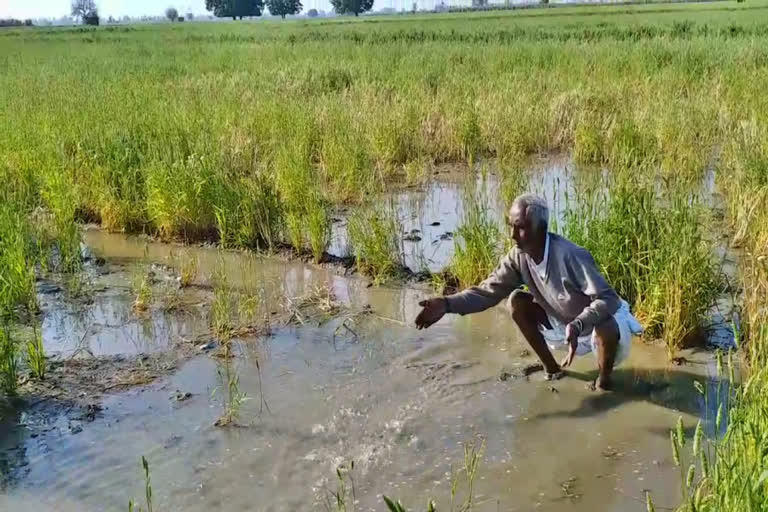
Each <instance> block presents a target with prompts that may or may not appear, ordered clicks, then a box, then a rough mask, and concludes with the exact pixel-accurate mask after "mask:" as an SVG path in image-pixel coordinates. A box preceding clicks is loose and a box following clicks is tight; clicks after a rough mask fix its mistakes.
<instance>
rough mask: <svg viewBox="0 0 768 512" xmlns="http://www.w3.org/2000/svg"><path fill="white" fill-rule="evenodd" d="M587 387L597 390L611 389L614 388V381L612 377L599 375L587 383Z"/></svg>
mask: <svg viewBox="0 0 768 512" xmlns="http://www.w3.org/2000/svg"><path fill="white" fill-rule="evenodd" d="M587 389H588V390H590V391H597V390H598V389H599V390H600V391H610V390H611V389H613V381H612V380H611V378H610V377H598V378H597V379H595V380H593V381H592V382H590V383H589V384H587Z"/></svg>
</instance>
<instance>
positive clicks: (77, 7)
mask: <svg viewBox="0 0 768 512" xmlns="http://www.w3.org/2000/svg"><path fill="white" fill-rule="evenodd" d="M98 15H99V10H98V8H97V7H96V2H94V1H93V0H72V16H74V17H75V18H80V19H81V20H83V22H85V18H92V17H94V16H98Z"/></svg>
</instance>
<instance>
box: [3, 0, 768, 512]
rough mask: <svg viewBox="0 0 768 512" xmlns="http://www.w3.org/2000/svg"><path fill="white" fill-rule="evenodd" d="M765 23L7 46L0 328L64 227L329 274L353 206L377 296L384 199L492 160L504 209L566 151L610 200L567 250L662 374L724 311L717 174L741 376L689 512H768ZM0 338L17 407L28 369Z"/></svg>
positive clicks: (616, 13)
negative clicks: (305, 265) (330, 252)
mask: <svg viewBox="0 0 768 512" xmlns="http://www.w3.org/2000/svg"><path fill="white" fill-rule="evenodd" d="M345 9H346V8H345ZM767 9H768V4H766V3H765V2H764V1H762V0H757V1H755V2H747V3H744V4H737V3H732V2H720V3H712V4H681V5H647V6H639V5H638V6H604V7H573V8H565V7H564V8H557V9H537V10H525V11H509V12H487V13H477V14H463V15H459V14H446V15H434V16H430V17H428V18H425V17H421V16H413V17H392V18H370V19H366V20H364V21H359V22H350V21H349V20H348V19H345V20H336V21H327V20H320V21H302V22H297V23H291V24H287V23H285V24H282V23H281V24H277V23H264V24H260V25H259V26H258V27H257V26H255V25H247V24H242V25H241V24H238V25H234V24H208V25H202V24H201V25H190V26H187V24H183V25H182V26H175V27H173V29H172V30H169V29H168V28H167V27H158V26H143V27H107V28H98V29H95V28H79V29H77V30H64V29H44V30H43V29H41V30H25V31H21V30H14V29H10V30H7V31H4V32H3V33H2V34H0V55H3V58H2V60H0V66H1V67H2V69H3V73H0V90H2V91H4V93H5V94H3V95H2V97H0V114H1V115H0V133H2V134H3V137H0V179H2V181H3V183H4V184H5V186H4V187H2V188H0V249H1V250H0V313H2V315H1V316H2V317H3V321H4V322H5V320H6V319H9V320H13V319H16V318H18V316H19V312H21V311H31V310H34V309H35V308H36V307H37V306H36V299H35V272H36V270H39V271H40V272H44V271H47V270H63V271H67V272H72V271H76V270H77V269H78V268H79V265H80V247H79V233H78V230H77V227H76V221H81V220H88V221H98V222H100V223H101V225H102V226H103V227H104V228H106V229H111V230H124V231H127V232H148V233H151V234H155V235H158V236H160V237H163V238H165V239H182V240H186V241H201V240H215V241H218V242H220V243H221V245H222V246H224V247H232V248H249V249H258V250H271V249H274V248H276V247H280V246H284V245H291V246H293V247H294V249H295V250H296V251H298V252H304V251H307V250H310V251H311V252H312V253H313V255H314V257H315V259H316V260H318V261H319V260H321V259H322V257H323V253H324V250H325V248H326V246H327V244H328V240H329V238H330V236H329V233H330V221H331V212H332V210H333V208H335V207H337V206H339V205H351V206H353V207H354V208H355V209H356V211H358V213H356V214H354V215H353V216H352V218H350V219H349V224H348V226H349V235H350V241H351V244H352V246H353V249H354V252H355V255H356V257H357V262H358V265H359V268H360V269H361V271H363V272H366V273H369V274H370V275H372V276H373V277H374V279H375V280H376V281H377V282H380V281H383V280H385V279H386V278H388V277H389V276H391V275H392V274H395V273H397V271H398V270H399V269H400V265H401V252H402V251H401V247H400V245H401V242H400V237H401V234H402V232H401V230H400V228H399V225H398V223H397V221H396V219H394V216H393V215H392V214H390V213H381V212H380V213H378V214H375V213H373V205H372V203H373V202H374V201H373V200H372V199H373V198H375V197H376V194H378V193H380V192H382V191H386V190H388V189H391V188H393V186H396V185H398V184H400V183H420V182H423V181H424V180H426V179H428V177H429V175H430V173H431V171H432V168H433V165H435V164H440V163H455V162H476V161H482V160H484V159H489V158H495V159H496V160H497V161H498V162H499V165H500V167H501V168H502V169H503V170H504V172H503V173H502V174H503V178H504V179H503V183H504V187H503V188H502V191H501V192H502V193H503V194H504V195H505V196H506V197H509V198H511V197H512V196H513V195H514V194H515V193H516V192H517V191H518V190H520V188H521V179H520V178H521V176H522V173H521V169H523V168H524V165H525V164H524V162H525V159H526V157H528V156H529V155H532V154H546V153H548V152H552V151H564V152H568V153H570V154H572V155H573V156H574V159H575V161H576V162H577V163H578V164H579V165H581V166H584V167H589V166H598V167H603V168H605V169H606V173H607V174H608V177H607V179H606V185H607V191H606V193H605V194H600V193H596V194H595V195H590V193H591V192H590V191H589V188H588V186H587V188H584V189H583V190H582V191H581V193H580V194H579V195H578V197H573V198H572V202H571V203H570V204H569V209H572V212H573V213H572V214H571V215H567V216H566V219H565V220H566V222H565V224H564V225H563V226H562V228H563V231H564V232H565V233H567V234H569V236H573V237H574V238H575V239H577V241H579V242H580V243H582V244H584V245H586V246H588V247H589V248H590V249H591V250H592V251H593V253H594V254H595V257H596V259H597V261H598V263H599V264H600V265H601V266H602V268H603V269H604V270H605V272H606V274H607V275H608V276H609V278H610V280H611V281H612V282H613V283H614V284H615V285H616V287H617V288H618V289H619V291H620V292H621V293H622V294H623V295H624V296H625V297H627V298H628V299H629V300H630V301H631V302H632V305H633V307H634V309H635V311H637V312H638V314H639V315H640V316H641V317H642V318H643V320H644V321H645V323H646V326H647V327H648V330H649V334H651V335H652V336H658V337H661V338H662V339H664V341H665V342H666V344H667V346H668V347H669V349H670V351H674V350H675V348H676V347H677V346H679V344H680V343H682V342H684V341H685V340H686V338H690V337H691V336H694V335H695V334H696V332H697V328H699V327H701V323H702V319H703V316H704V314H705V312H706V310H707V308H708V306H709V305H710V304H711V301H712V299H713V297H714V296H715V294H717V293H718V292H719V291H720V288H721V283H720V280H719V278H718V276H717V268H716V265H715V263H714V262H713V261H712V256H711V254H712V249H713V247H714V246H715V244H716V243H718V240H717V237H716V236H715V234H713V231H715V229H713V227H712V226H714V225H715V221H714V219H713V218H712V217H713V216H712V215H710V212H708V211H707V205H708V203H707V201H705V199H706V198H705V197H703V196H702V194H701V193H700V184H701V183H702V182H703V181H704V178H705V177H706V172H707V171H708V169H710V168H713V169H714V170H715V172H716V174H717V181H718V185H719V187H720V190H721V191H722V192H723V195H724V198H725V202H726V219H725V222H726V224H728V227H729V228H730V230H731V231H732V232H733V243H734V244H737V245H740V246H741V247H742V249H743V255H742V265H741V271H740V281H741V282H740V284H741V288H742V289H743V290H744V296H743V304H742V322H743V323H742V325H741V333H740V334H741V338H742V344H743V346H744V347H745V349H746V350H745V353H746V364H747V376H746V380H745V383H744V385H743V386H741V387H740V388H739V390H738V391H737V392H736V398H735V399H734V402H733V403H734V404H736V405H735V408H734V409H733V410H732V411H731V413H730V414H729V417H730V418H731V421H730V422H729V427H728V429H729V430H728V434H727V435H726V436H725V438H724V439H723V440H722V442H720V443H719V444H718V450H717V457H716V460H713V461H711V464H712V473H711V475H709V476H708V477H705V478H704V479H703V480H702V482H703V483H701V485H698V487H696V485H697V484H696V481H692V482H691V485H690V486H688V488H693V487H695V491H693V493H694V495H699V496H701V499H700V501H698V502H697V505H696V507H697V508H696V509H697V510H734V511H740V510H754V509H757V508H759V506H760V504H761V503H764V502H765V501H766V500H765V498H766V496H765V494H766V492H768V491H766V484H765V481H764V478H763V476H762V475H763V474H764V472H765V470H766V467H765V461H764V457H763V456H762V454H763V453H764V451H765V449H766V446H764V445H765V442H764V441H763V438H764V436H762V435H760V434H759V432H763V431H765V430H766V429H765V427H766V425H765V423H764V422H765V420H764V418H765V417H766V416H765V414H764V411H763V408H764V407H765V405H764V403H765V399H764V398H763V397H764V396H766V391H768V389H766V386H768V384H767V383H768V379H766V376H765V375H763V373H764V370H763V368H765V367H766V363H767V362H768V318H767V316H768V308H766V304H765V297H766V296H768V263H766V261H768V249H766V248H767V247H768V227H766V226H768V213H766V212H768V193H767V192H766V190H767V189H768V177H767V176H768V114H766V113H767V112H768V95H766V94H765V91H766V90H768V87H766V86H768V66H767V65H766V63H768V21H766V18H765V12H766V10H767ZM228 14H229V13H228ZM254 55H258V58H254ZM521 162H522V163H521ZM592 192H595V191H594V190H593V191H592ZM472 211H474V210H472V209H471V208H470V210H469V211H468V214H467V218H466V219H465V220H466V222H465V225H464V226H462V229H461V230H459V233H458V240H457V241H458V247H459V250H458V251H457V256H456V259H455V260H454V265H453V269H454V271H455V272H456V273H457V275H459V274H461V277H460V280H461V281H462V283H464V284H469V283H471V282H474V281H476V280H478V279H479V278H480V276H482V275H483V273H484V272H483V271H482V270H487V268H488V267H489V265H491V263H490V262H491V261H492V257H491V255H492V253H493V248H495V247H497V246H499V245H501V244H502V242H503V240H499V239H495V240H492V241H491V240H490V238H491V237H492V229H493V228H492V227H491V226H492V223H490V222H488V221H487V218H485V217H484V216H483V215H481V214H480V213H477V214H476V215H475V214H472ZM598 241H602V243H598ZM496 244H498V245H496ZM188 281H190V282H191V279H189V280H188ZM139 289H140V288H139ZM222 293H223V292H222ZM217 300H220V301H221V303H222V304H225V303H227V300H226V297H225V294H222V295H221V296H220V297H219V299H217ZM144 302H146V301H144ZM213 324H214V325H215V326H220V327H221V328H222V332H224V331H226V329H224V328H225V327H227V326H231V321H229V320H228V319H227V318H225V317H224V316H223V314H218V313H217V314H215V315H214V321H213ZM8 332H9V331H8V330H7V329H6V330H4V331H3V335H2V338H0V341H2V343H0V348H1V350H0V369H2V382H3V384H4V387H5V389H6V390H7V391H9V392H10V391H12V389H13V388H15V383H16V364H17V360H18V355H19V353H20V351H19V350H18V347H16V345H15V344H14V342H13V341H12V340H11V337H10V335H9V334H8ZM226 380H227V381H228V384H227V386H228V388H229V387H231V383H232V382H234V383H235V388H236V387H237V386H236V384H237V382H236V378H235V379H232V378H227V379H226ZM234 391H235V392H234V395H233V396H234V397H235V398H237V392H236V391H237V390H236V389H235V390H234ZM235 402H237V400H235ZM718 468H719V469H718ZM685 477H686V479H687V477H688V475H687V474H686V475H685ZM692 478H693V480H696V478H695V474H694V477H692ZM738 482H741V484H738ZM743 482H749V485H747V486H746V487H745V486H744V485H743ZM737 485H739V487H738V489H740V490H739V491H738V492H736V489H737ZM707 507H709V508H707Z"/></svg>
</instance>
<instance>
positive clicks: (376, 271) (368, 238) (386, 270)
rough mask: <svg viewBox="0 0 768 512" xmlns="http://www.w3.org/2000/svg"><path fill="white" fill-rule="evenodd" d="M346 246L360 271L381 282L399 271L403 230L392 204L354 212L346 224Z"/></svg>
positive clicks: (401, 259)
mask: <svg viewBox="0 0 768 512" xmlns="http://www.w3.org/2000/svg"><path fill="white" fill-rule="evenodd" d="M347 233H348V235H349V243H350V244H351V245H352V248H353V250H354V253H355V258H356V259H357V266H358V268H359V269H360V271H361V272H363V273H364V274H366V275H369V276H370V277H372V278H373V280H374V282H376V283H382V282H384V281H386V280H387V279H389V278H392V277H394V276H396V275H398V274H399V273H401V272H402V269H403V256H402V254H403V253H402V241H401V237H402V227H401V225H400V222H399V220H398V218H397V213H396V211H395V209H394V207H393V206H392V205H390V207H389V208H386V209H381V210H379V211H376V210H374V209H372V208H366V209H362V210H358V211H356V212H355V213H354V214H352V216H350V218H349V222H348V223H347Z"/></svg>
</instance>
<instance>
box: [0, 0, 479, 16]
mask: <svg viewBox="0 0 768 512" xmlns="http://www.w3.org/2000/svg"><path fill="white" fill-rule="evenodd" d="M412 1H413V0H376V1H375V3H374V6H373V7H374V9H381V8H382V7H395V8H401V7H405V8H410V6H411V4H412ZM436 1H438V2H439V0H421V1H420V2H419V5H420V6H425V7H428V8H429V7H432V6H433V5H434V2H436ZM462 3H469V1H466V2H462V1H453V2H449V1H446V4H462ZM302 4H303V5H304V9H305V10H307V9H311V8H316V9H318V10H330V9H331V5H330V3H329V2H328V0H303V1H302ZM96 5H97V6H98V8H99V14H100V15H101V16H103V17H107V16H114V17H115V18H118V17H120V16H132V17H133V16H141V15H147V16H163V15H164V13H165V9H166V8H167V7H175V8H176V9H177V10H178V11H179V14H182V15H183V14H186V13H188V12H192V13H194V14H210V13H208V12H207V11H206V10H205V0H96ZM70 6H71V0H0V18H16V19H26V18H33V19H34V18H60V17H62V16H68V15H69V14H70V10H71V7H70Z"/></svg>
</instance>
